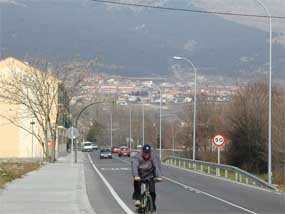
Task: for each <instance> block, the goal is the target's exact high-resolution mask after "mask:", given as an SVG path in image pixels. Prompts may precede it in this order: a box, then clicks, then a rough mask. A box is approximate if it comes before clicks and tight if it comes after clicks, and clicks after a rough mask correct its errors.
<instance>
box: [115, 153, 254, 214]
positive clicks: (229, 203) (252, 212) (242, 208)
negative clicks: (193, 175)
mask: <svg viewBox="0 0 285 214" xmlns="http://www.w3.org/2000/svg"><path fill="white" fill-rule="evenodd" d="M115 159H117V160H120V161H122V162H125V163H128V164H130V162H129V161H126V160H122V159H119V158H115ZM167 166H168V165H167ZM179 169H180V168H179ZM191 172H192V171H191ZM163 178H164V179H165V180H168V181H170V182H172V183H175V184H178V185H179V186H182V187H183V188H185V187H186V188H190V189H192V190H195V191H196V192H200V193H201V194H204V195H206V196H208V197H211V198H214V199H216V200H218V201H221V202H223V203H226V204H228V205H230V206H233V207H236V208H238V209H241V210H243V211H245V212H248V213H251V214H258V213H256V212H254V211H251V210H249V209H246V208H244V207H241V206H239V205H237V204H234V203H232V202H229V201H226V200H224V199H222V198H219V197H217V196H214V195H211V194H209V193H207V192H204V191H201V190H199V189H196V188H193V187H191V186H188V185H186V184H182V183H180V182H178V181H175V180H172V179H170V178H167V177H165V176H163Z"/></svg>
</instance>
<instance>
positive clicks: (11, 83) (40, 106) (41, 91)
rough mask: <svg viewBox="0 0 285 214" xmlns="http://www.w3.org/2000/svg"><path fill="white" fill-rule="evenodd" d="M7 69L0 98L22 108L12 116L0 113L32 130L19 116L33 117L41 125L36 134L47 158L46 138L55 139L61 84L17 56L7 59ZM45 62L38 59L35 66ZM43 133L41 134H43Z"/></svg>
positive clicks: (0, 89) (24, 117) (17, 124)
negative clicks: (20, 60) (15, 58)
mask: <svg viewBox="0 0 285 214" xmlns="http://www.w3.org/2000/svg"><path fill="white" fill-rule="evenodd" d="M7 63H8V64H7V66H8V67H9V73H7V74H6V76H5V77H4V76H2V78H1V80H0V100H1V102H3V103H7V104H10V105H13V106H18V107H20V108H21V111H20V112H19V114H14V116H13V117H9V116H6V115H3V114H2V115H1V117H3V118H5V119H7V120H8V121H9V122H10V123H12V124H14V125H15V126H17V127H19V128H22V129H24V130H25V131H27V132H28V133H30V134H32V133H31V131H30V130H29V129H27V128H26V126H25V125H24V124H23V123H22V122H21V119H28V118H34V119H35V120H36V122H37V124H38V125H39V127H40V128H41V131H40V132H38V133H35V134H34V135H35V137H36V138H37V140H38V142H39V143H40V145H41V146H42V148H43V152H44V154H45V156H46V158H47V157H48V156H49V153H48V139H49V138H50V140H52V142H55V141H56V134H57V132H56V131H57V130H56V128H57V127H56V122H57V119H58V115H59V114H58V113H59V111H58V106H59V105H58V89H59V85H60V84H61V83H60V82H59V80H57V79H56V78H55V77H54V76H53V75H52V73H51V72H50V71H47V70H42V71H39V70H38V69H36V68H35V67H32V66H30V65H26V64H24V63H22V62H19V61H17V60H7ZM44 64H45V63H44V62H43V61H38V62H37V66H38V67H42V66H43V65H44ZM42 136H44V137H42Z"/></svg>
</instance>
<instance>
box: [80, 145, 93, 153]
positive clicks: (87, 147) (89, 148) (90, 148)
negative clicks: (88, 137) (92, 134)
mask: <svg viewBox="0 0 285 214" xmlns="http://www.w3.org/2000/svg"><path fill="white" fill-rule="evenodd" d="M81 151H82V152H92V151H93V146H92V143H84V144H83V146H82V150H81Z"/></svg>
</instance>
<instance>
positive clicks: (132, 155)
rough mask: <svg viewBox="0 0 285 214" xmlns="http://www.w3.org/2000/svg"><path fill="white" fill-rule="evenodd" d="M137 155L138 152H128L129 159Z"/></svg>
mask: <svg viewBox="0 0 285 214" xmlns="http://www.w3.org/2000/svg"><path fill="white" fill-rule="evenodd" d="M138 153H139V151H137V150H133V151H131V152H130V156H131V157H135V156H136V155H137V154H138Z"/></svg>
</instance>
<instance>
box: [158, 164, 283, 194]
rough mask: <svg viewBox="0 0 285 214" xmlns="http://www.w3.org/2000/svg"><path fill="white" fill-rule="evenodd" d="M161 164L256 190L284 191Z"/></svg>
mask: <svg viewBox="0 0 285 214" xmlns="http://www.w3.org/2000/svg"><path fill="white" fill-rule="evenodd" d="M161 164H162V165H164V166H168V167H172V168H175V169H180V170H183V171H186V172H191V173H195V174H198V175H204V176H206V177H210V178H215V179H218V180H223V181H227V182H231V183H234V184H237V185H242V186H245V187H249V188H253V189H256V190H261V191H265V192H269V193H275V194H277V195H281V194H282V193H280V192H277V191H274V190H268V189H264V188H261V187H257V186H252V185H249V184H244V183H240V182H236V181H233V180H230V179H226V178H223V177H217V176H215V175H209V174H206V173H203V172H198V171H195V170H191V169H184V168H180V167H178V166H173V165H170V164H166V163H161Z"/></svg>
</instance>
